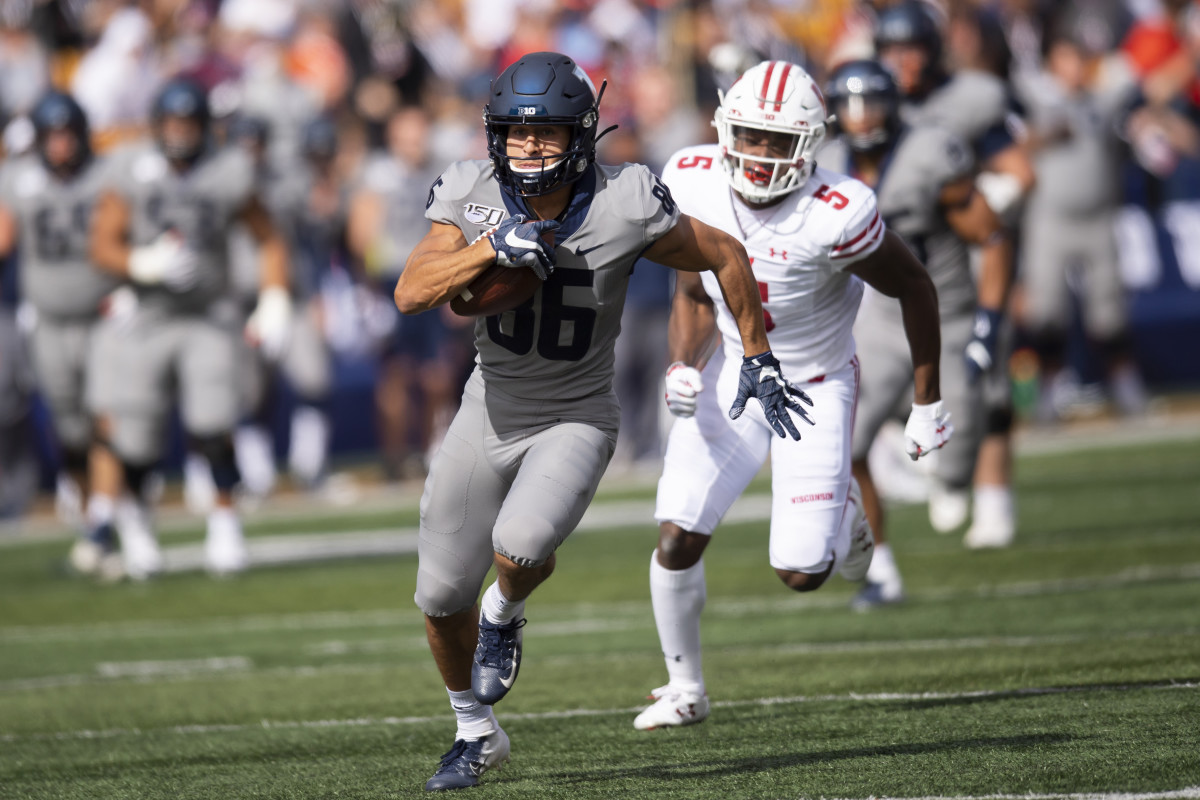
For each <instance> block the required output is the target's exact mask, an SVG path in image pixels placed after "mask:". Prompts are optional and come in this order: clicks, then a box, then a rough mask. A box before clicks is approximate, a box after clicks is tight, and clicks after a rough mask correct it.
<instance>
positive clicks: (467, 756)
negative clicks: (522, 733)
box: [425, 728, 509, 792]
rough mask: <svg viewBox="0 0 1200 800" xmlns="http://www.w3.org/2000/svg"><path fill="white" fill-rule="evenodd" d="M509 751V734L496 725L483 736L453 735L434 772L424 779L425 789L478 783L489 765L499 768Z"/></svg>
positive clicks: (457, 786)
mask: <svg viewBox="0 0 1200 800" xmlns="http://www.w3.org/2000/svg"><path fill="white" fill-rule="evenodd" d="M508 751H509V744H508V734H506V733H505V732H504V731H502V730H500V729H499V728H497V729H496V732H495V733H493V734H490V735H488V736H485V737H483V738H482V739H473V740H470V741H468V740H466V739H456V740H455V742H454V746H453V747H451V748H450V752H448V753H446V755H444V756H442V762H441V763H440V764H438V768H437V772H435V773H433V777H432V778H430V779H429V780H428V781H426V782H425V791H427V792H440V791H443V790H445V789H466V788H468V787H471V786H478V785H479V776H480V775H482V774H483V773H485V772H487V771H488V770H489V769H500V765H501V764H504V763H505V762H506V761H508Z"/></svg>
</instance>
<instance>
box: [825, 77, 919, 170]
mask: <svg viewBox="0 0 1200 800" xmlns="http://www.w3.org/2000/svg"><path fill="white" fill-rule="evenodd" d="M825 98H826V100H828V101H829V106H830V110H831V111H832V113H833V115H834V125H835V126H836V127H837V129H838V133H840V134H841V135H842V136H843V138H845V140H846V143H847V144H848V145H850V148H851V149H852V150H855V151H858V152H869V151H871V150H875V149H876V148H879V147H883V146H884V145H886V144H887V143H888V142H890V141H891V140H892V137H893V136H894V135H895V134H896V131H898V130H899V129H900V90H899V89H898V88H897V87H896V80H895V78H893V77H892V73H890V72H888V70H887V69H886V68H885V67H884V66H883V65H882V64H880V63H879V62H878V61H871V60H868V59H861V60H857V61H847V62H846V63H844V64H842V65H841V66H839V67H838V68H837V69H835V70H834V71H833V73H832V74H831V75H830V76H829V80H828V81H827V82H826V84H825ZM875 109H877V110H878V111H879V112H880V114H879V115H878V117H879V124H878V125H876V126H873V127H871V128H870V129H868V130H856V131H855V132H853V133H851V132H849V131H848V130H847V129H846V127H845V125H844V121H845V120H846V119H853V118H857V117H858V116H860V115H862V114H864V113H866V112H869V111H871V110H875Z"/></svg>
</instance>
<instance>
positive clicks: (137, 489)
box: [121, 461, 156, 498]
mask: <svg viewBox="0 0 1200 800" xmlns="http://www.w3.org/2000/svg"><path fill="white" fill-rule="evenodd" d="M155 466H156V465H155V463H154V462H144V463H130V462H128V461H122V462H121V469H122V470H123V471H124V473H125V488H126V489H128V490H129V493H130V494H132V495H133V496H134V497H137V498H144V497H145V491H146V478H148V477H149V475H150V473H151V472H153V471H154V467H155Z"/></svg>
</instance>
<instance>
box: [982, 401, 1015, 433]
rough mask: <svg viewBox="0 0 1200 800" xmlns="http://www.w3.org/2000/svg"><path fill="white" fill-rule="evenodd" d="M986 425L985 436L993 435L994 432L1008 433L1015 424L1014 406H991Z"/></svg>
mask: <svg viewBox="0 0 1200 800" xmlns="http://www.w3.org/2000/svg"><path fill="white" fill-rule="evenodd" d="M985 425H986V427H985V428H984V435H985V436H991V435H992V434H997V433H1008V432H1009V431H1010V430H1012V425H1013V410H1012V408H1010V407H1004V408H989V409H988V412H987V421H986V423H985Z"/></svg>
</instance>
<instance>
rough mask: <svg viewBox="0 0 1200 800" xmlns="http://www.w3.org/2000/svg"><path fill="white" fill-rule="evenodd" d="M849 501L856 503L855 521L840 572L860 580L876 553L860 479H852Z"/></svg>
mask: <svg viewBox="0 0 1200 800" xmlns="http://www.w3.org/2000/svg"><path fill="white" fill-rule="evenodd" d="M849 502H850V503H852V504H853V505H854V521H853V522H852V523H851V524H852V526H853V527H851V528H850V548H849V550H847V551H846V557H845V558H844V559H842V566H841V568H840V569H839V570H838V574H839V575H841V576H842V577H843V578H845V579H846V580H848V581H854V582H856V583H857V582H858V581H861V580H862V579H863V578H865V577H866V576H867V570H868V569H869V568H870V566H871V557H872V556H874V555H875V535H874V534H873V533H872V532H871V523H870V522H868V521H867V510H866V509H865V508H864V507H863V499H862V489H861V488H859V485H858V481H856V480H855V479H854V478H851V479H850V497H849Z"/></svg>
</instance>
